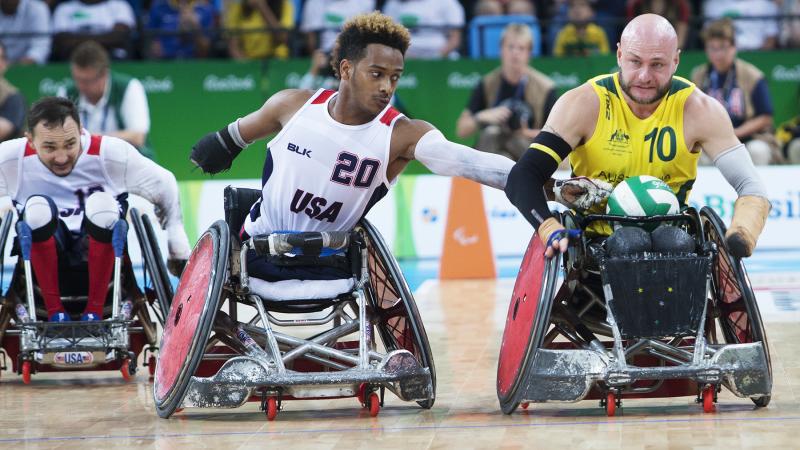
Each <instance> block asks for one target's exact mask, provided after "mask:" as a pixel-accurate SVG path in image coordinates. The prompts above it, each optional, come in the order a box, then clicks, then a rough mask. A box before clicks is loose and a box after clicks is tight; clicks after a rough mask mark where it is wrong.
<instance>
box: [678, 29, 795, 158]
mask: <svg viewBox="0 0 800 450" xmlns="http://www.w3.org/2000/svg"><path fill="white" fill-rule="evenodd" d="M703 40H704V41H705V47H706V56H707V57H708V61H709V63H708V64H703V65H701V66H697V67H695V68H694V69H692V81H693V82H694V83H695V84H696V85H697V86H698V87H699V88H700V89H702V90H703V92H705V93H706V94H708V95H710V96H711V97H714V98H715V99H717V100H718V101H719V102H720V103H722V105H723V106H724V107H725V109H726V110H727V111H728V115H729V116H730V118H731V122H733V127H734V133H736V137H738V138H739V140H741V141H742V142H743V143H744V144H745V145H746V146H747V150H748V152H750V157H751V158H752V159H753V163H754V164H756V165H767V164H769V163H770V162H779V161H780V160H781V159H782V158H781V156H780V154H779V153H778V146H777V142H776V141H775V137H774V135H773V134H772V111H773V110H772V101H771V100H770V96H769V89H768V88H767V81H766V80H765V79H764V74H763V73H761V71H760V70H758V69H757V68H756V67H755V66H754V65H752V64H750V63H748V62H745V61H742V60H741V59H739V58H737V57H736V45H735V43H736V41H735V40H734V31H733V23H732V22H731V21H730V20H729V19H723V20H719V21H716V22H712V23H711V24H710V25H709V26H708V27H706V29H705V30H703ZM703 162H704V163H705V162H708V161H705V160H704V161H703Z"/></svg>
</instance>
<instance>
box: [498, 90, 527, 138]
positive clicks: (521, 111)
mask: <svg viewBox="0 0 800 450" xmlns="http://www.w3.org/2000/svg"><path fill="white" fill-rule="evenodd" d="M497 106H505V107H506V108H508V109H510V110H511V117H509V118H508V128H510V129H511V130H518V129H519V128H520V123H522V122H523V121H524V122H526V123H528V122H530V120H531V118H532V117H533V110H532V109H531V107H530V105H528V104H527V103H525V101H523V100H520V99H518V98H507V99H505V100H503V101H501V102H500V104H499V105H497Z"/></svg>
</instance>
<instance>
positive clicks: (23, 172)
mask: <svg viewBox="0 0 800 450" xmlns="http://www.w3.org/2000/svg"><path fill="white" fill-rule="evenodd" d="M18 141H19V143H18V144H17V145H18V150H17V151H18V152H19V153H18V154H19V172H18V173H19V177H18V178H17V186H16V193H14V192H13V191H12V192H10V194H11V195H12V199H13V200H14V202H16V203H17V204H25V201H26V200H27V199H28V197H30V196H31V195H46V196H48V197H50V198H51V199H53V201H54V202H55V204H56V208H58V214H59V216H60V218H61V220H63V221H64V223H65V224H66V225H67V227H68V228H69V230H70V231H73V232H79V231H80V229H81V222H82V221H83V214H84V207H85V204H86V199H87V198H89V196H90V195H91V194H93V193H95V192H99V191H104V192H108V193H110V194H111V195H113V196H114V197H117V196H118V195H119V194H121V192H118V191H117V189H116V188H115V185H114V183H112V182H111V180H110V178H109V176H108V173H107V172H106V168H105V165H104V164H103V158H102V149H103V147H105V146H108V145H114V144H116V143H120V144H121V143H122V141H120V140H118V139H114V138H108V137H103V136H95V135H90V134H89V133H88V132H87V131H86V130H83V132H82V133H81V147H82V149H83V151H82V152H81V154H80V156H78V161H77V162H76V163H75V168H74V169H72V172H70V173H69V175H67V176H64V177H60V176H58V175H55V174H54V173H53V172H51V171H50V169H48V168H47V166H45V165H44V164H42V161H41V160H39V156H38V155H37V154H36V150H35V149H34V148H33V147H31V145H30V143H29V142H28V140H27V139H24V138H23V139H18Z"/></svg>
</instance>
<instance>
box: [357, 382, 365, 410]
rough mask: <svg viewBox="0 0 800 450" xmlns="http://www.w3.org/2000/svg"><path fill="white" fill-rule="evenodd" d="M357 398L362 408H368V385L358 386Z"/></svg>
mask: <svg viewBox="0 0 800 450" xmlns="http://www.w3.org/2000/svg"><path fill="white" fill-rule="evenodd" d="M356 398H357V399H358V403H359V404H360V405H361V407H362V408H363V407H366V406H367V383H361V384H360V385H358V392H357V393H356Z"/></svg>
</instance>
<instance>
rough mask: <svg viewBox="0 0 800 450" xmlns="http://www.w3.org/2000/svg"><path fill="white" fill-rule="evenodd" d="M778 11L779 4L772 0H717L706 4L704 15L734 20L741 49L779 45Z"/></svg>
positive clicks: (710, 17) (712, 18) (738, 45)
mask: <svg viewBox="0 0 800 450" xmlns="http://www.w3.org/2000/svg"><path fill="white" fill-rule="evenodd" d="M778 13H779V11H778V5H776V4H775V2H773V1H771V0H746V1H743V0H713V1H707V2H705V3H704V5H703V16H704V17H706V18H707V19H710V20H715V19H721V18H724V17H727V18H730V19H732V20H733V23H734V28H735V30H736V47H737V48H739V50H758V49H762V50H770V49H773V48H775V47H776V44H777V43H778V20H777V18H776V17H777V15H778ZM761 17H763V19H762V18H761Z"/></svg>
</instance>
